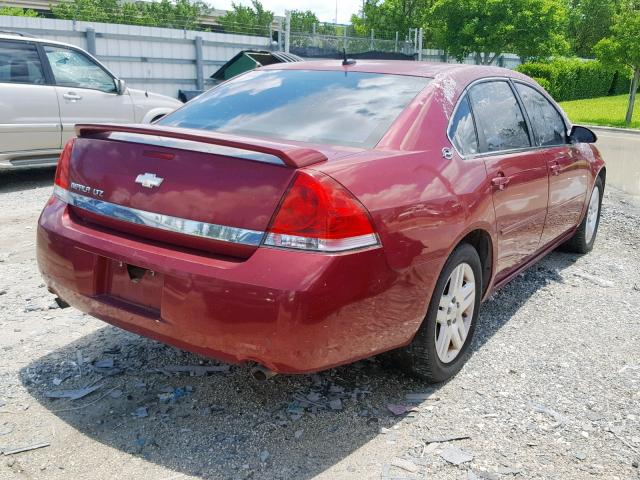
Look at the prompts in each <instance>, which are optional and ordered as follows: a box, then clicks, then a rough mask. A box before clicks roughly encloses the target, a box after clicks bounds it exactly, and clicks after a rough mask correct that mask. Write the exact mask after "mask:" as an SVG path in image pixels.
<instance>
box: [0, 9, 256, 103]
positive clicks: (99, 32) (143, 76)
mask: <svg viewBox="0 0 640 480" xmlns="http://www.w3.org/2000/svg"><path fill="white" fill-rule="evenodd" d="M91 29H93V32H95V35H94V33H92V30H91ZM0 30H15V31H19V32H23V33H28V34H31V35H35V36H37V37H41V38H46V39H49V40H56V41H59V42H65V43H70V44H73V45H76V46H78V47H81V48H83V49H85V50H87V51H89V52H90V53H92V54H94V55H95V56H96V57H97V58H98V60H100V61H101V62H102V63H104V64H105V65H106V66H107V67H108V68H109V69H110V70H111V71H112V72H113V73H114V74H115V75H117V76H118V77H120V78H123V79H124V80H126V81H127V84H128V85H129V86H131V87H133V88H140V89H148V90H149V91H151V92H156V93H162V94H165V95H169V96H172V97H177V96H178V90H179V89H184V90H194V89H196V88H197V87H198V86H199V85H198V66H201V75H202V76H201V78H202V80H203V83H204V86H205V87H206V79H208V77H209V76H210V75H211V74H212V73H213V72H215V71H216V70H217V69H218V66H220V65H222V64H223V63H224V62H226V61H227V60H229V59H230V58H231V57H233V56H234V55H235V54H236V53H238V51H240V50H243V49H246V48H262V49H265V48H268V46H269V39H268V38H267V37H255V36H249V35H235V34H227V33H213V32H201V31H191V30H174V29H170V28H156V27H139V26H135V25H117V24H107V23H92V22H74V21H72V20H55V19H50V18H28V17H8V16H0ZM92 37H94V38H95V41H94V42H93V41H92ZM197 37H200V38H201V46H200V47H198V46H197V41H196V38H197ZM94 45H95V49H94ZM198 50H201V52H202V55H201V62H198V61H197V53H198Z"/></svg>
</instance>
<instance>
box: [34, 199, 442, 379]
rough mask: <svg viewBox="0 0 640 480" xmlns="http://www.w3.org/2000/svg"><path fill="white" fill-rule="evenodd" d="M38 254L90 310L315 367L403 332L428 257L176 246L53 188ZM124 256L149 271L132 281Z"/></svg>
mask: <svg viewBox="0 0 640 480" xmlns="http://www.w3.org/2000/svg"><path fill="white" fill-rule="evenodd" d="M37 257H38V265H39V267H40V271H41V272H42V275H43V277H44V279H45V281H46V283H47V285H48V287H49V288H50V289H51V290H52V291H54V292H56V293H57V294H58V295H59V296H60V297H62V298H63V299H64V300H65V301H67V302H68V303H70V304H71V305H73V306H74V307H76V308H78V309H80V310H82V311H84V312H86V313H88V314H90V315H92V316H95V317H97V318H99V319H101V320H104V321H106V322H108V323H111V324H113V325H116V326H118V327H121V328H124V329H126V330H129V331H132V332H135V333H138V334H140V335H143V336H146V337H150V338H153V339H156V340H159V341H161V342H164V343H168V344H172V345H175V346H177V347H179V348H183V349H185V350H190V351H193V352H196V353H199V354H202V355H205V356H209V357H213V358H218V359H221V360H224V361H228V362H234V363H237V362H244V361H255V362H258V363H260V364H263V365H265V366H266V367H268V368H271V369H273V370H275V371H277V372H281V373H305V372H311V371H318V370H323V369H326V368H330V367H333V366H336V365H340V364H345V363H350V362H352V361H355V360H358V359H361V358H365V357H368V356H371V355H374V354H376V353H380V352H382V351H385V350H389V349H392V348H396V347H399V346H401V345H404V344H406V343H408V342H409V341H410V340H411V338H412V337H413V335H414V334H415V332H416V330H417V328H418V327H419V325H420V323H421V321H422V318H423V316H424V313H425V311H426V305H427V302H428V300H429V299H428V298H427V296H426V294H425V291H431V290H430V284H431V286H432V282H433V281H435V278H433V277H434V276H433V275H431V274H429V272H430V271H431V266H430V265H428V264H425V265H423V266H422V268H421V270H422V271H421V272H416V271H406V272H398V271H395V270H392V269H390V268H389V266H388V264H387V262H386V258H385V255H384V251H383V249H382V248H376V249H372V250H367V251H361V252H358V253H351V254H343V255H326V254H315V253H305V252H296V251H286V250H278V249H273V248H258V249H257V250H256V251H255V253H254V254H253V255H252V256H251V257H250V258H248V259H246V260H243V261H234V260H229V259H220V258H212V257H207V256H201V255H197V254H194V253H188V252H181V251H178V250H176V249H172V248H170V247H165V246H160V245H152V244H149V243H143V242H141V241H139V240H137V239H135V238H131V237H125V236H121V235H117V234H114V233H113V232H108V231H103V230H96V229H94V228H91V227H89V226H87V225H86V224H83V223H81V222H80V221H77V220H76V219H75V218H74V217H73V215H72V214H70V212H69V211H68V207H67V206H66V204H64V203H63V202H61V201H59V200H57V199H55V198H52V199H51V200H50V201H49V202H48V204H47V206H46V207H45V209H44V211H43V212H42V215H41V217H40V221H39V227H38V236H37ZM121 264H122V265H121ZM126 265H135V266H137V267H142V268H145V269H149V270H152V271H153V272H154V274H155V275H154V276H153V278H151V276H150V275H148V274H147V275H146V276H145V277H144V278H143V279H142V280H141V281H140V282H139V283H133V282H131V280H129V277H128V276H126ZM119 268H122V269H124V270H123V271H124V273H123V272H120V271H119V270H118V269H119ZM436 271H437V270H436ZM123 279H125V280H126V282H131V283H130V284H126V285H125V284H123V281H124V280H123ZM114 292H115V293H114ZM118 292H120V293H118ZM122 292H124V293H122ZM121 294H122V295H121ZM123 296H124V297H126V298H123Z"/></svg>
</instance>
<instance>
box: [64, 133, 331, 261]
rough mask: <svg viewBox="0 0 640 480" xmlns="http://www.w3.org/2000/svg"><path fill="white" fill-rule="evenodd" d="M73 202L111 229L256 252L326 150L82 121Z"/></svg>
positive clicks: (223, 250) (217, 249) (230, 251)
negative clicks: (305, 171) (299, 176)
mask: <svg viewBox="0 0 640 480" xmlns="http://www.w3.org/2000/svg"><path fill="white" fill-rule="evenodd" d="M77 134H78V139H76V141H75V143H74V147H73V153H72V157H71V164H70V170H69V172H70V173H69V180H70V182H69V191H68V192H67V193H65V195H66V196H67V198H66V200H67V201H68V203H70V205H71V207H70V208H71V209H72V211H73V213H74V214H75V215H76V216H77V217H80V218H81V219H83V220H84V221H88V222H91V223H93V224H96V225H99V226H100V227H103V228H108V229H111V230H118V231H121V232H123V233H125V234H130V235H135V236H137V237H142V238H145V239H148V240H149V241H156V242H157V241H159V242H164V243H171V244H174V245H176V246H178V247H183V248H196V249H200V250H206V251H209V252H211V253H216V254H223V255H231V256H235V257H241V258H243V257H244V258H246V257H248V256H249V255H250V254H251V253H252V252H253V251H254V250H255V249H256V248H257V247H258V246H259V244H260V243H261V240H262V237H263V234H264V232H265V231H266V229H267V227H268V225H269V222H270V220H271V217H272V216H273V213H274V212H275V210H276V209H277V206H278V204H279V202H280V199H281V198H282V196H283V194H284V193H285V191H286V189H287V187H288V186H289V184H290V183H291V180H292V178H293V175H294V173H295V170H296V169H297V168H300V167H304V166H308V165H312V164H314V163H318V162H322V161H325V160H326V159H327V157H326V156H325V154H324V153H322V152H320V151H319V150H314V149H310V148H305V147H300V146H297V145H290V144H283V143H275V142H271V141H266V140H259V139H253V138H251V139H249V138H244V137H238V136H232V135H223V134H218V133H214V132H202V131H195V130H188V129H178V128H158V127H155V126H154V127H150V126H138V125H133V126H132V125H126V126H119V125H78V127H77Z"/></svg>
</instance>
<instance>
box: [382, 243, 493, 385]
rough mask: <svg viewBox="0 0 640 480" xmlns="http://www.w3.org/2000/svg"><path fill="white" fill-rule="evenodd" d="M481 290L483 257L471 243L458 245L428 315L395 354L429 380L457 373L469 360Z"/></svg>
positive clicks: (443, 270) (436, 380) (445, 269)
mask: <svg viewBox="0 0 640 480" xmlns="http://www.w3.org/2000/svg"><path fill="white" fill-rule="evenodd" d="M481 290H482V268H481V263H480V257H479V256H478V252H477V251H476V249H475V248H473V247H472V246H471V245H469V244H462V245H460V246H458V247H457V248H456V249H455V250H454V251H453V253H452V254H451V256H450V257H449V259H448V260H447V262H446V263H445V266H444V268H443V269H442V272H441V273H440V277H439V278H438V281H437V283H436V288H435V290H434V292H433V295H432V297H431V302H430V304H429V309H428V310H427V315H426V317H425V319H424V321H423V322H422V325H421V326H420V329H419V330H418V333H416V336H415V337H414V339H413V341H412V342H411V344H409V345H408V346H407V347H405V348H402V349H399V350H396V351H394V352H393V353H392V358H393V359H394V361H395V362H396V363H398V364H399V365H400V366H401V367H402V368H403V369H404V370H406V371H408V372H409V373H412V374H414V375H416V376H418V377H420V378H423V379H425V380H427V381H428V382H442V381H444V380H447V379H448V378H450V377H452V376H453V375H455V374H456V373H457V372H458V370H460V368H462V365H463V364H464V362H465V361H466V359H467V357H468V353H469V345H470V343H471V339H472V337H473V333H474V331H475V326H476V321H477V318H478V311H479V307H480V296H481Z"/></svg>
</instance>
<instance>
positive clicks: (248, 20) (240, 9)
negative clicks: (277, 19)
mask: <svg viewBox="0 0 640 480" xmlns="http://www.w3.org/2000/svg"><path fill="white" fill-rule="evenodd" d="M218 21H219V23H220V25H222V26H223V27H224V29H225V30H226V31H229V32H241V33H247V34H249V35H264V36H266V35H269V28H270V26H271V24H272V23H273V12H271V11H269V10H265V9H264V7H263V6H262V3H260V1H259V0H251V5H249V6H246V7H245V6H244V5H238V4H237V3H235V2H232V3H231V10H230V11H228V12H227V13H226V15H225V16H224V17H221V18H220V19H219V20H218Z"/></svg>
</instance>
